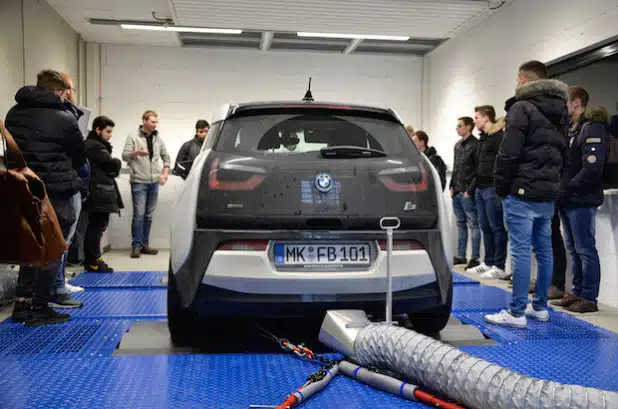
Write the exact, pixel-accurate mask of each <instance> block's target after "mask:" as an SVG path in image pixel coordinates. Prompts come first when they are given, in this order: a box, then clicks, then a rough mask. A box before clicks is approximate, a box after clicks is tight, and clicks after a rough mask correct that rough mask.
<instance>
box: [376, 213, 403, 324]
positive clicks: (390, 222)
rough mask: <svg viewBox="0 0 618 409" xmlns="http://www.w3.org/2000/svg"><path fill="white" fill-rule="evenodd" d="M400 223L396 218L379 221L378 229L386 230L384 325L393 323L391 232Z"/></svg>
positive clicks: (385, 218) (384, 218)
mask: <svg viewBox="0 0 618 409" xmlns="http://www.w3.org/2000/svg"><path fill="white" fill-rule="evenodd" d="M400 225H401V222H400V221H399V218H398V217H383V218H382V219H380V228H381V229H382V230H386V283H387V289H386V323H387V324H390V323H392V322H393V272H392V270H391V267H392V265H391V263H392V258H393V230H395V229H397V228H399V226H400Z"/></svg>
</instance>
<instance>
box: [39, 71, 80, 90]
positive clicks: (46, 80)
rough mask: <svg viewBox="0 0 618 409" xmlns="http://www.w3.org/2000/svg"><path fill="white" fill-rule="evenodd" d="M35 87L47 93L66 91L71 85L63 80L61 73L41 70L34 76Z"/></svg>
mask: <svg viewBox="0 0 618 409" xmlns="http://www.w3.org/2000/svg"><path fill="white" fill-rule="evenodd" d="M36 86H37V87H39V88H43V89H45V90H47V91H52V92H56V91H66V90H67V89H71V84H69V83H68V81H67V80H65V79H64V77H63V76H62V74H61V73H59V72H58V71H55V70H43V71H41V72H39V73H38V74H37V76H36Z"/></svg>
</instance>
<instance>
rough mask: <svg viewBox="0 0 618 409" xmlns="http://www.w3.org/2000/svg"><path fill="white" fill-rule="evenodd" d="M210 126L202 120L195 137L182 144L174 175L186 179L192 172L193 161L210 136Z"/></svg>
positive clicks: (197, 125) (196, 128)
mask: <svg viewBox="0 0 618 409" xmlns="http://www.w3.org/2000/svg"><path fill="white" fill-rule="evenodd" d="M209 127H210V125H209V124H208V122H206V121H205V120H203V119H200V120H199V121H197V123H196V124H195V136H194V137H193V139H191V140H190V141H187V142H185V143H183V144H182V146H181V147H180V150H179V151H178V155H176V164H175V165H174V171H173V173H174V175H176V176H180V177H181V178H183V179H186V178H187V176H189V171H191V166H192V165H193V161H194V160H195V158H196V157H197V155H199V154H200V151H201V150H202V144H203V143H204V140H205V139H206V136H207V135H208V128H209Z"/></svg>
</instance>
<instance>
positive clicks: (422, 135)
mask: <svg viewBox="0 0 618 409" xmlns="http://www.w3.org/2000/svg"><path fill="white" fill-rule="evenodd" d="M414 135H415V136H416V137H417V138H418V140H419V141H423V142H424V143H425V146H427V142H429V135H427V133H426V132H425V131H416V132H414Z"/></svg>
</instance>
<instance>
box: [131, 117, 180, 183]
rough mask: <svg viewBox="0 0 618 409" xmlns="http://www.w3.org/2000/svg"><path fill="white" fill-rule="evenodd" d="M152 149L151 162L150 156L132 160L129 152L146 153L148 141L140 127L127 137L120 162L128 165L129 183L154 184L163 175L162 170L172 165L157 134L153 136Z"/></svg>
mask: <svg viewBox="0 0 618 409" xmlns="http://www.w3.org/2000/svg"><path fill="white" fill-rule="evenodd" d="M152 147H153V154H152V160H150V156H138V157H136V158H132V157H131V152H135V151H137V150H140V149H142V150H144V151H146V152H148V141H147V140H146V134H145V133H144V132H143V131H142V127H141V126H140V127H139V128H138V129H137V130H136V131H135V132H132V133H130V134H129V136H127V141H126V142H125V144H124V149H123V150H122V160H124V161H125V162H127V163H128V164H129V172H130V174H131V183H156V182H158V181H159V178H160V177H161V174H162V173H163V168H165V167H167V168H169V167H170V165H171V163H172V161H171V158H170V155H169V154H168V153H167V148H166V147H165V144H164V143H163V140H162V139H161V137H160V136H159V135H158V133H155V134H154V136H153V141H152Z"/></svg>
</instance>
